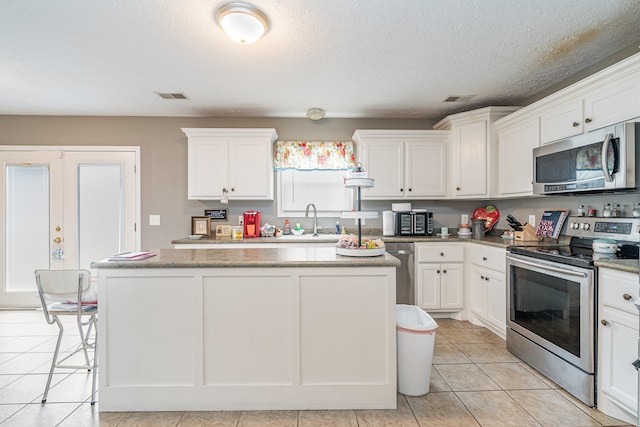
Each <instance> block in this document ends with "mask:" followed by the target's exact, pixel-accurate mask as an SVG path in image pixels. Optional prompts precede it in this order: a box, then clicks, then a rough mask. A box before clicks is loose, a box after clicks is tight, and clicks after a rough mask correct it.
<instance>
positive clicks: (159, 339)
mask: <svg viewBox="0 0 640 427" xmlns="http://www.w3.org/2000/svg"><path fill="white" fill-rule="evenodd" d="M195 283H196V281H195V278H194V277H162V278H157V277H145V276H141V277H137V278H136V286H131V280H130V278H129V277H112V278H109V280H108V281H107V283H106V287H107V288H108V293H107V294H106V295H105V297H102V298H100V310H101V316H100V323H104V324H105V326H106V330H108V331H109V339H108V341H106V342H105V345H104V347H103V348H102V350H103V353H102V355H101V357H100V358H99V360H100V365H101V366H100V371H99V372H100V373H103V371H104V373H106V374H107V375H106V376H105V377H104V378H103V377H101V378H100V388H101V392H102V389H105V388H112V389H114V390H117V389H119V388H131V387H133V388H138V387H146V386H148V385H150V384H157V383H158V382H161V383H163V384H165V385H166V386H194V385H196V384H198V383H199V379H198V378H197V377H196V376H195V372H194V369H193V367H194V365H196V364H197V363H198V356H197V355H198V353H200V351H197V352H194V349H198V347H199V345H198V339H199V337H198V334H197V328H195V326H196V325H195V322H196V319H197V318H196V317H195V316H194V312H193V307H194V305H195V304H196V298H195V295H194V292H193V289H194V285H195ZM167 295H171V298H167ZM105 301H108V302H111V303H112V305H113V306H114V307H116V306H117V307H118V308H117V312H116V313H114V315H112V316H103V315H102V310H103V306H104V305H105V304H107V303H104V302H105ZM169 340H170V341H169ZM167 342H171V345H167ZM105 386H106V387H105Z"/></svg>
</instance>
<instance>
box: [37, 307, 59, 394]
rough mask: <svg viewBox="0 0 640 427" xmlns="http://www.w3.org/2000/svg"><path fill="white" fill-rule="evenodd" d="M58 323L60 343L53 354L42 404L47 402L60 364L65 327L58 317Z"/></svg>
mask: <svg viewBox="0 0 640 427" xmlns="http://www.w3.org/2000/svg"><path fill="white" fill-rule="evenodd" d="M54 318H55V321H56V323H57V324H58V328H60V332H59V333H58V342H57V343H56V350H55V352H54V353H53V360H52V361H51V369H50V370H49V378H47V385H46V386H45V388H44V395H43V396H42V403H45V402H46V401H47V395H48V394H49V387H50V386H51V378H53V371H54V369H55V367H56V363H57V362H58V351H60V343H61V342H62V334H63V333H64V327H63V326H62V323H60V320H59V319H58V316H54Z"/></svg>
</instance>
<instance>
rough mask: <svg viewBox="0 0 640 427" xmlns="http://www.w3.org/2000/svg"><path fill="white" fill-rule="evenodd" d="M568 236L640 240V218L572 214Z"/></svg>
mask: <svg viewBox="0 0 640 427" xmlns="http://www.w3.org/2000/svg"><path fill="white" fill-rule="evenodd" d="M568 222H569V224H568V225H567V236H571V237H587V238H609V239H614V240H624V241H628V242H636V243H638V242H640V218H596V217H586V216H570V217H569V221H568Z"/></svg>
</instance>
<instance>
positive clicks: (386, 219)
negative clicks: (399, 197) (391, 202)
mask: <svg viewBox="0 0 640 427" xmlns="http://www.w3.org/2000/svg"><path fill="white" fill-rule="evenodd" d="M394 234H396V230H395V214H394V213H393V211H383V212H382V235H383V236H393V235H394Z"/></svg>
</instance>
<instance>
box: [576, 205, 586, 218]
mask: <svg viewBox="0 0 640 427" xmlns="http://www.w3.org/2000/svg"><path fill="white" fill-rule="evenodd" d="M577 214H578V216H584V214H585V211H584V205H578V211H577Z"/></svg>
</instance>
